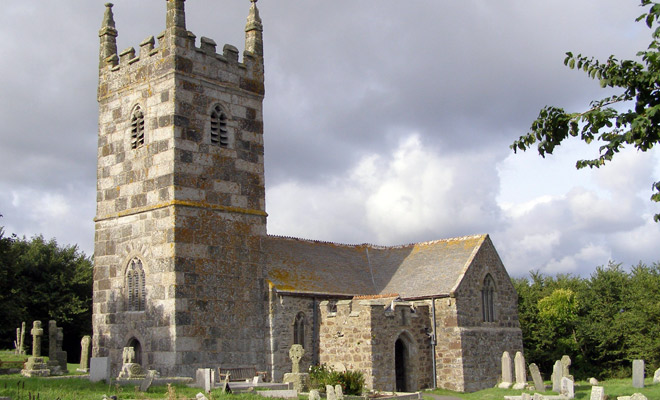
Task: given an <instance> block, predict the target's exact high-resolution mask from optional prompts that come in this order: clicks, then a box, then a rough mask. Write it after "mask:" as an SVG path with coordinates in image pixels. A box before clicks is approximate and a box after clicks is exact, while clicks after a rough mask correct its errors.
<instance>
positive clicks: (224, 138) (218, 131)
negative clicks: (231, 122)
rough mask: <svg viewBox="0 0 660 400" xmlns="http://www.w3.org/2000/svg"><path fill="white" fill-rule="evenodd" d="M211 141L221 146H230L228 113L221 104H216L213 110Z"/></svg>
mask: <svg viewBox="0 0 660 400" xmlns="http://www.w3.org/2000/svg"><path fill="white" fill-rule="evenodd" d="M211 143H213V144H217V145H219V146H221V147H229V131H228V130H227V114H226V113H225V112H224V111H223V110H222V107H220V105H216V106H215V107H214V108H213V111H212V112H211Z"/></svg>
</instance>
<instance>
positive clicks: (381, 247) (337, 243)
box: [266, 233, 488, 249]
mask: <svg viewBox="0 0 660 400" xmlns="http://www.w3.org/2000/svg"><path fill="white" fill-rule="evenodd" d="M266 236H267V237H269V238H278V239H285V240H294V241H298V242H307V243H319V244H330V245H334V246H342V247H355V248H357V247H371V248H373V249H402V248H406V247H410V246H416V245H420V244H426V245H429V244H436V243H441V242H451V241H462V240H470V239H479V238H484V237H486V236H488V234H487V233H480V234H474V235H466V236H457V237H452V238H445V239H436V240H428V241H424V242H412V243H408V244H399V245H391V246H383V245H377V244H373V243H367V242H365V243H357V244H350V243H339V242H331V241H327V240H317V239H305V238H301V237H296V236H283V235H271V234H268V235H266Z"/></svg>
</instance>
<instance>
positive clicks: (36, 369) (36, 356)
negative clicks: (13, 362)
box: [21, 321, 50, 378]
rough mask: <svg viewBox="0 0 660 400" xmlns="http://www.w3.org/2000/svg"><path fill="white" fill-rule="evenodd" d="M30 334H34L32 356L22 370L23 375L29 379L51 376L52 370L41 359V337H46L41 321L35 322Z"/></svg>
mask: <svg viewBox="0 0 660 400" xmlns="http://www.w3.org/2000/svg"><path fill="white" fill-rule="evenodd" d="M30 334H32V356H31V357H28V360H27V362H26V363H25V368H24V369H22V370H21V375H23V376H26V377H28V378H30V377H33V376H49V375H50V369H48V364H46V362H45V360H44V358H43V357H41V337H42V336H43V335H44V330H43V329H42V328H41V321H34V322H33V323H32V330H31V331H30Z"/></svg>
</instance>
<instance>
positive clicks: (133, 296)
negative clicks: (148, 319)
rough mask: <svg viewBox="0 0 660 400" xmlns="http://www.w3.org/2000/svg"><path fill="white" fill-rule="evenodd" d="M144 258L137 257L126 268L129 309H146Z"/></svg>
mask: <svg viewBox="0 0 660 400" xmlns="http://www.w3.org/2000/svg"><path fill="white" fill-rule="evenodd" d="M144 281H145V279H144V269H143V268H142V260H140V259H139V258H137V257H135V258H133V259H132V260H131V261H130V262H129V263H128V268H127V269H126V291H127V292H128V299H127V302H128V307H127V309H128V311H144V305H145V303H146V290H145V288H144V286H145V282H144Z"/></svg>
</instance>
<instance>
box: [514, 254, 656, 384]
mask: <svg viewBox="0 0 660 400" xmlns="http://www.w3.org/2000/svg"><path fill="white" fill-rule="evenodd" d="M514 285H515V287H516V290H517V291H518V313H519V317H520V325H521V328H522V331H523V343H524V345H525V353H526V357H527V358H528V361H529V362H535V363H537V364H538V365H539V366H540V367H541V369H542V370H546V371H547V370H550V369H551V367H552V364H553V363H554V361H555V360H558V359H559V358H560V357H561V356H562V355H563V354H568V355H569V356H571V359H572V360H573V370H574V374H575V375H576V376H577V377H581V378H586V377H588V376H596V377H599V378H611V377H622V376H626V377H628V376H629V374H630V365H631V363H632V360H634V359H644V360H645V361H646V367H647V372H648V373H652V372H653V371H654V370H655V369H656V368H658V367H660V264H657V263H656V264H654V265H653V266H650V267H649V266H646V265H644V264H639V265H637V266H634V267H632V268H631V269H630V271H625V270H624V269H623V268H622V267H621V265H620V264H615V263H610V264H609V265H607V266H604V267H598V268H597V269H596V271H595V272H594V273H593V274H592V275H591V276H590V277H589V278H587V279H585V278H578V277H573V276H570V275H558V276H557V277H554V278H553V277H549V276H546V275H542V274H540V273H538V272H532V273H531V274H530V278H522V279H516V280H514Z"/></svg>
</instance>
